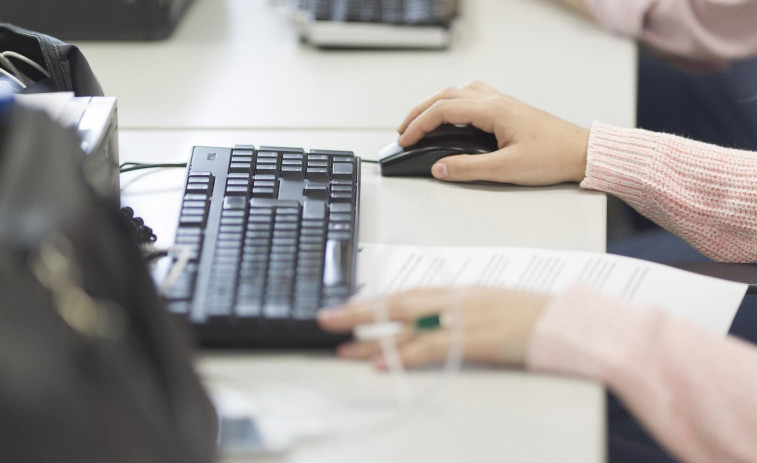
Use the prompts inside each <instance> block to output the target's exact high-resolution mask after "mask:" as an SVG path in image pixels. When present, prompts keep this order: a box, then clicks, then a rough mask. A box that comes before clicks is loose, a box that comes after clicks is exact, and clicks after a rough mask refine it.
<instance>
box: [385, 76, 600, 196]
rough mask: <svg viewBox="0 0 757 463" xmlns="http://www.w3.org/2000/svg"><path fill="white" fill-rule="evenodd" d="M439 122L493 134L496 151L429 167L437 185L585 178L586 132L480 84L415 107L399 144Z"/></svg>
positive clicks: (413, 140) (420, 135)
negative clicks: (465, 182) (495, 140)
mask: <svg viewBox="0 0 757 463" xmlns="http://www.w3.org/2000/svg"><path fill="white" fill-rule="evenodd" d="M443 123H450V124H459V125H467V124H472V125H474V126H476V127H478V128H479V129H481V130H484V131H486V132H489V133H493V134H494V135H495V136H496V137H497V142H498V144H499V148H500V149H499V150H498V151H494V152H492V153H487V154H477V155H465V154H463V155H457V156H449V157H446V158H442V159H441V160H439V161H437V162H436V163H435V164H434V165H433V166H432V168H431V173H432V174H433V176H434V177H436V178H438V179H440V180H449V181H461V182H464V181H472V180H488V181H493V182H503V183H513V184H516V185H532V186H536V185H553V184H556V183H562V182H580V181H581V180H583V179H584V176H585V172H586V151H587V149H588V143H589V131H588V130H587V129H584V128H581V127H578V126H576V125H573V124H571V123H569V122H567V121H564V120H562V119H560V118H558V117H556V116H553V115H551V114H549V113H546V112H544V111H541V110H539V109H536V108H534V107H532V106H529V105H527V104H525V103H523V102H520V101H518V100H516V99H515V98H513V97H511V96H507V95H504V94H502V93H500V92H498V91H496V90H494V89H493V88H491V87H489V86H487V85H484V84H482V83H480V82H472V83H469V84H467V85H465V86H463V87H460V88H448V89H446V90H444V91H442V92H440V93H437V94H436V95H434V96H433V97H431V98H429V99H427V100H426V101H424V102H422V103H421V104H419V105H418V106H416V107H415V108H413V110H412V111H410V114H408V116H407V117H406V118H405V121H404V122H403V123H402V125H401V126H400V127H399V129H398V131H399V133H400V134H401V136H400V138H399V140H398V143H399V144H400V145H401V146H410V145H412V144H414V143H416V142H418V141H419V140H420V139H421V138H423V136H424V135H425V134H427V133H428V132H430V131H432V130H434V129H435V128H437V127H438V126H439V125H441V124H443Z"/></svg>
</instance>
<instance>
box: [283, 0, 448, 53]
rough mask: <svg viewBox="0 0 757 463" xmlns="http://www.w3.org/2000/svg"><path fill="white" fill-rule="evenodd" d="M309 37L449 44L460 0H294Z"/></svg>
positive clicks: (334, 43)
mask: <svg viewBox="0 0 757 463" xmlns="http://www.w3.org/2000/svg"><path fill="white" fill-rule="evenodd" d="M292 2H293V6H292V10H293V13H292V16H293V18H294V21H295V24H296V26H297V28H298V30H299V33H300V36H301V37H302V39H303V40H305V41H307V42H309V43H311V44H313V45H316V46H319V47H330V48H446V47H448V46H449V45H450V42H451V37H452V27H453V25H454V22H455V20H456V18H457V17H458V14H459V9H458V0H292Z"/></svg>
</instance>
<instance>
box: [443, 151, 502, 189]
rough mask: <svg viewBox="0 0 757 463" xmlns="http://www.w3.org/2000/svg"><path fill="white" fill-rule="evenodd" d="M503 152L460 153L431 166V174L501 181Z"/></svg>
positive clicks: (450, 178)
mask: <svg viewBox="0 0 757 463" xmlns="http://www.w3.org/2000/svg"><path fill="white" fill-rule="evenodd" d="M503 154H504V153H503V152H502V151H501V150H500V151H494V152H492V153H485V154H458V155H455V156H447V157H446V158H442V159H440V160H438V161H436V163H434V165H433V166H431V175H433V176H434V177H436V178H438V179H439V180H447V181H450V182H469V181H473V180H489V181H499V182H501V181H502V179H499V178H498V177H499V176H501V173H502V171H503V165H502V164H503V162H504V156H503Z"/></svg>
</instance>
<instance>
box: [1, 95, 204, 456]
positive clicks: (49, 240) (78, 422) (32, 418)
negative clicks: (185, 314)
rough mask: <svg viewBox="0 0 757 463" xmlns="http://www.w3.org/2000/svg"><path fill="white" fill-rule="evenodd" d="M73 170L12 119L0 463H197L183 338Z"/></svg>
mask: <svg viewBox="0 0 757 463" xmlns="http://www.w3.org/2000/svg"><path fill="white" fill-rule="evenodd" d="M0 133H3V131H0ZM40 134H44V136H40ZM83 163H84V154H83V153H82V152H81V151H80V150H79V148H78V138H77V137H76V134H75V133H73V132H72V131H68V130H64V129H62V128H59V127H57V126H56V125H55V124H54V123H52V122H51V120H50V119H49V118H48V117H47V116H46V115H45V114H43V113H40V112H37V111H32V110H29V109H25V108H23V107H20V106H15V107H14V108H13V109H12V117H11V119H10V121H9V123H8V124H7V127H6V130H5V131H4V136H3V137H2V139H0V378H2V379H1V380H0V430H2V432H0V461H2V462H9V463H10V462H13V463H20V462H34V463H39V462H56V463H69V462H70V463H73V462H76V463H89V462H108V463H121V462H123V463H127V462H128V463H152V462H155V463H158V462H160V463H207V462H209V461H211V460H212V458H213V454H214V448H215V437H216V417H215V414H214V412H213V409H212V407H211V405H210V402H209V400H208V398H207V395H206V394H205V392H204V390H203V389H202V387H201V385H200V383H199V381H198V378H197V376H196V375H195V373H194V371H193V369H192V366H191V364H190V361H189V357H188V352H189V340H188V339H189V338H188V336H185V335H184V333H183V332H181V331H180V330H179V329H178V328H179V326H180V325H174V324H173V322H174V320H173V319H171V318H169V315H168V313H167V311H165V310H164V307H163V305H162V302H161V300H160V299H159V296H158V294H157V292H156V290H155V288H154V285H153V282H152V280H151V278H150V276H149V274H148V271H147V268H146V266H145V264H144V263H143V260H142V257H141V255H140V251H139V249H138V245H137V244H136V241H135V238H134V236H133V231H132V230H131V228H130V226H129V224H128V223H127V222H126V221H125V219H124V218H123V217H121V215H120V214H119V213H118V210H117V207H116V206H115V205H113V204H111V203H105V202H103V200H102V199H101V198H99V197H97V196H96V195H95V194H94V193H93V191H92V190H91V189H90V188H89V187H88V186H87V183H86V182H85V181H84V173H83V169H82V165H83Z"/></svg>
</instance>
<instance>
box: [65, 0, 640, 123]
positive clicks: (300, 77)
mask: <svg viewBox="0 0 757 463" xmlns="http://www.w3.org/2000/svg"><path fill="white" fill-rule="evenodd" d="M461 3H462V5H463V8H464V9H463V14H464V16H463V20H462V21H461V22H460V25H459V26H460V27H459V30H458V34H457V35H458V40H457V41H456V42H455V43H454V44H453V46H452V47H451V48H450V49H449V50H448V51H445V52H437V51H404V52H382V51H375V52H370V51H368V52H366V51H356V52H350V51H321V50H318V49H314V48H311V47H309V46H303V45H301V44H300V43H299V42H298V39H297V35H296V33H295V31H294V28H293V27H292V25H291V24H290V23H289V22H288V21H287V20H286V19H285V18H284V17H283V15H282V14H281V13H280V11H279V10H277V8H276V7H274V6H273V5H272V2H270V1H264V0H196V2H195V5H194V6H193V7H192V9H191V10H190V11H189V14H188V16H187V17H186V18H185V19H186V21H185V22H184V23H183V24H182V25H181V26H180V28H179V29H178V31H177V33H176V35H175V36H174V37H173V38H172V39H171V40H170V41H167V42H158V43H117V44H102V43H92V42H90V43H86V42H85V43H82V44H80V45H81V47H82V50H83V51H84V53H85V56H87V59H88V60H89V61H90V64H91V65H92V67H93V69H94V70H95V72H96V74H97V76H98V78H99V79H100V81H101V83H102V85H103V88H104V89H105V91H106V93H107V94H110V95H115V96H117V97H118V105H119V119H120V123H121V127H124V128H147V129H155V128H180V129H183V128H258V129H265V128H292V129H295V128H307V129H315V128H326V129H345V128H350V129H355V128H361V129H394V128H395V127H396V126H397V125H398V124H399V123H400V122H401V120H402V119H403V118H404V116H405V114H406V113H407V111H408V110H409V109H410V108H411V107H412V106H413V105H415V104H416V103H417V102H419V101H421V100H423V99H425V98H426V97H427V96H429V95H431V94H432V93H434V92H437V91H439V90H441V89H442V88H444V87H448V86H458V85H462V84H464V83H465V82H468V81H471V80H480V81H483V82H486V83H488V84H489V85H492V86H494V87H495V88H497V89H499V90H501V91H503V92H507V93H510V94H512V95H514V96H515V97H517V98H519V99H522V100H523V101H526V102H528V103H531V104H534V105H536V106H538V107H540V108H542V109H545V110H547V111H550V112H553V113H555V114H556V115H558V116H561V117H563V118H565V119H568V120H570V121H572V122H574V123H577V124H581V125H584V126H588V125H589V124H591V122H592V121H593V120H601V121H604V122H607V123H612V124H617V125H622V126H633V125H634V124H635V118H634V108H635V85H636V72H635V63H636V61H635V48H634V46H633V44H632V42H630V41H627V40H623V39H618V38H615V37H611V36H610V35H609V34H608V33H606V32H604V31H602V30H599V29H598V28H596V27H594V26H592V25H591V24H590V23H589V21H587V20H585V19H583V18H581V17H579V16H578V15H575V14H573V13H571V12H569V11H567V10H565V9H563V8H562V7H559V6H557V5H555V4H553V2H551V1H549V0H465V1H463V2H461Z"/></svg>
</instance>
